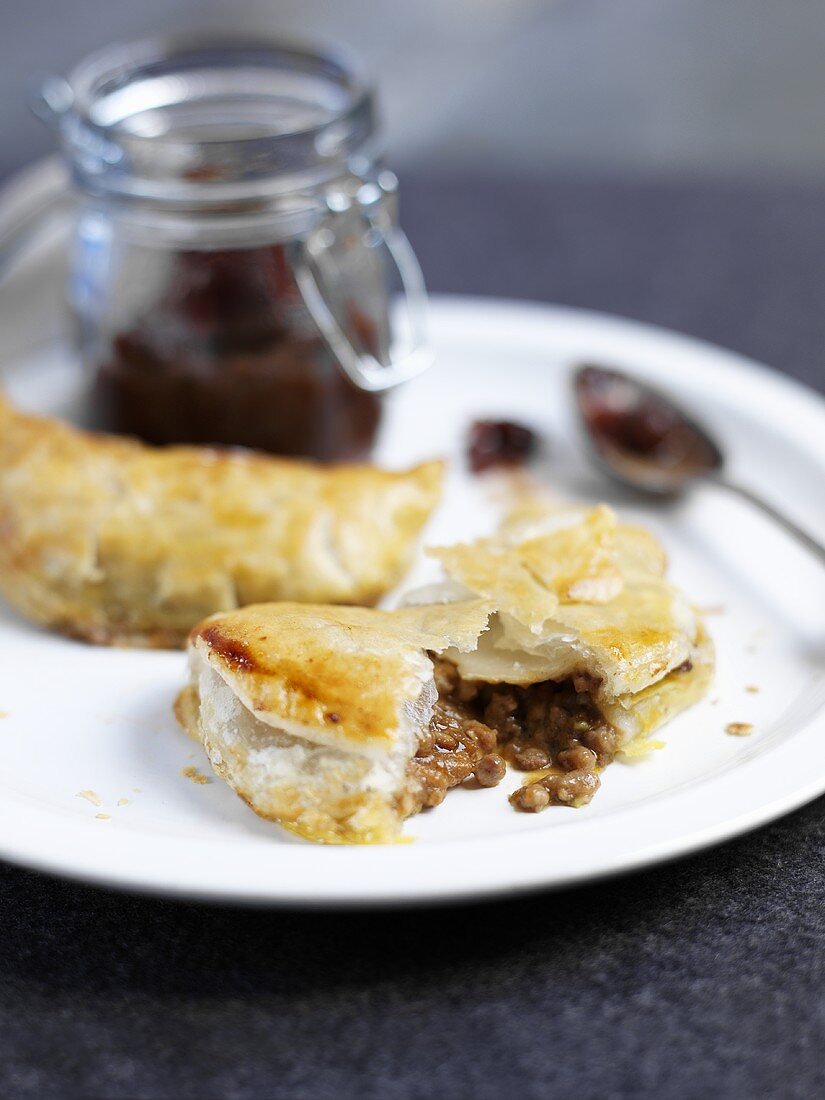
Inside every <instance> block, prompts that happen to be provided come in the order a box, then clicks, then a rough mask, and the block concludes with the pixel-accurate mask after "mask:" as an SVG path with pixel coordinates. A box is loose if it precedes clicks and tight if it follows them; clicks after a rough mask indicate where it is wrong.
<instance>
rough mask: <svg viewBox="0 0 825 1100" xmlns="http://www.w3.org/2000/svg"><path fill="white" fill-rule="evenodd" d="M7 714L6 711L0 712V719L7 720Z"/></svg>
mask: <svg viewBox="0 0 825 1100" xmlns="http://www.w3.org/2000/svg"><path fill="white" fill-rule="evenodd" d="M8 716H9V712H8V711H7V710H0V718H8Z"/></svg>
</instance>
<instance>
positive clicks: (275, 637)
mask: <svg viewBox="0 0 825 1100" xmlns="http://www.w3.org/2000/svg"><path fill="white" fill-rule="evenodd" d="M432 553H433V554H434V555H435V556H436V557H438V558H439V559H440V560H441V562H442V565H443V567H444V571H445V573H446V580H445V581H444V582H443V583H440V584H438V585H435V586H431V587H430V588H429V589H425V590H420V591H419V592H418V593H416V594H414V595H413V597H412V600H413V601H414V602H411V603H410V604H409V605H408V606H406V607H404V608H401V609H400V610H397V611H379V610H368V609H363V608H341V607H330V606H315V607H313V606H307V605H299V604H294V603H284V604H263V605H259V606H255V607H247V608H244V609H241V610H238V611H233V612H230V613H228V614H223V615H215V616H212V617H211V618H209V619H207V620H206V621H205V622H204V623H202V624H201V625H200V626H199V627H197V628H196V629H195V630H194V631H193V633H192V635H191V637H190V641H189V658H190V682H189V685H188V687H187V688H186V689H185V690H184V692H183V693H182V694H181V696H180V698H179V700H178V704H177V713H178V718H179V720H180V721H181V724H182V725H183V726H184V727H185V728H186V729H187V730H188V731H189V732H190V733H191V734H192V735H193V736H194V737H196V738H198V739H199V740H201V741H202V743H203V745H204V746H205V748H206V751H207V753H208V755H209V758H210V760H211V762H212V766H213V768H214V769H215V771H216V772H217V773H218V775H220V776H222V777H223V778H224V779H226V781H227V782H228V783H229V784H230V786H231V787H233V789H234V790H235V791H236V792H237V793H238V794H239V795H240V796H241V798H243V799H244V800H245V801H246V802H247V803H248V804H249V805H250V806H251V807H252V809H253V810H255V812H256V813H258V814H259V815H260V816H261V817H264V818H268V819H270V820H273V821H277V822H279V823H280V824H281V825H283V826H285V827H286V828H287V829H289V830H291V831H293V832H295V833H297V834H299V835H300V836H303V837H306V838H308V839H311V840H320V841H326V842H331V843H336V842H337V843H347V842H349V843H353V842H354V843H371V842H382V841H389V840H393V839H395V838H397V836H398V834H399V832H400V830H401V827H402V824H403V822H404V819H405V818H407V817H409V816H410V815H411V814H414V813H416V812H418V811H419V810H421V809H423V808H424V807H428V806H435V805H436V804H438V803H439V802H440V801H441V800H442V799H443V798H444V796H445V794H446V792H447V791H448V789H449V788H451V787H454V786H457V785H458V784H460V783H463V782H464V781H465V780H471V777H474V778H473V779H472V780H471V781H472V783H473V785H476V786H478V785H480V786H493V785H495V784H496V783H497V782H498V780H499V779H500V778H501V777H502V775H503V774H504V770H505V761H506V762H509V763H510V764H512V765H513V766H514V767H515V768H517V769H519V770H522V771H526V772H530V773H532V775H531V776H530V777H529V778H528V781H527V782H526V783H525V784H524V785H523V786H522V787H520V788H519V789H518V790H516V791H515V792H514V793H513V794H511V796H510V802H511V803H512V805H513V806H514V807H515V808H516V809H518V810H523V811H533V812H534V811H537V810H541V809H544V808H545V807H546V806H548V805H552V804H557V805H570V806H580V805H583V804H584V803H586V802H589V801H590V799H591V798H592V796H593V794H594V793H595V791H596V790H597V788H598V786H599V783H600V780H599V772H600V771H601V769H602V768H603V767H604V766H605V765H606V764H607V763H609V762H610V761H611V760H612V759H613V757H614V756H615V755H617V754H628V755H634V754H637V753H639V752H643V751H645V750H646V749H647V748H649V747H650V740H649V739H650V735H651V733H653V731H654V730H656V729H657V728H658V727H660V726H661V725H663V724H664V723H665V722H667V721H668V720H669V719H670V718H672V717H673V716H674V715H675V714H677V713H678V712H679V711H681V710H683V709H684V708H685V707H688V706H690V705H691V704H692V703H694V702H696V701H697V700H698V699H699V698H701V696H702V695H703V694H704V693H705V692H706V690H707V688H708V686H709V683H710V680H711V676H712V671H713V649H712V646H711V643H710V641H709V639H708V637H707V635H706V633H705V630H704V627H703V625H702V623H701V621H700V620H699V618H698V617H697V614H696V612H695V611H694V610H693V609H692V608H691V606H690V604H688V603H687V602H686V600H685V599H684V598H683V596H682V595H681V594H680V593H679V592H678V591H677V590H676V589H675V588H674V587H673V586H672V585H670V584H669V583H668V582H667V581H666V580H665V578H664V571H665V557H664V553H663V551H662V549H661V547H660V546H659V544H658V542H657V541H656V540H655V539H654V538H653V536H652V535H650V534H648V533H647V532H646V531H644V530H642V529H640V528H638V527H632V526H629V525H626V524H622V523H619V522H618V521H617V519H616V517H615V515H614V513H613V512H612V511H611V510H610V509H609V508H608V507H606V506H604V505H601V506H599V507H596V508H593V509H567V510H564V511H548V510H547V509H546V508H545V507H533V506H527V507H525V508H523V509H522V510H521V512H520V513H519V514H517V515H513V516H511V517H510V519H509V520H508V521H507V522H506V523H505V524H504V526H503V527H502V529H501V530H500V532H499V533H498V534H497V535H496V536H495V537H494V538H491V539H484V540H480V541H477V542H475V543H472V544H469V545H461V546H454V547H450V548H445V549H439V550H434V551H432Z"/></svg>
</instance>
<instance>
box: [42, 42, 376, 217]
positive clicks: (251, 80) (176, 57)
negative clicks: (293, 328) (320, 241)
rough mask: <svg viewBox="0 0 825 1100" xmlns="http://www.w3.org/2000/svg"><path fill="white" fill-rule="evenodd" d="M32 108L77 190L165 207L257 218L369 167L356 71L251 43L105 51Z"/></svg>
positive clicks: (371, 128) (55, 81) (371, 123)
mask: <svg viewBox="0 0 825 1100" xmlns="http://www.w3.org/2000/svg"><path fill="white" fill-rule="evenodd" d="M41 107H42V112H43V113H45V114H48V115H49V116H50V117H51V118H53V119H54V120H55V121H56V124H57V127H58V130H59V133H60V138H61V143H62V145H63V148H64V150H65V152H66V155H67V157H68V159H69V162H70V164H71V166H72V170H73V174H74V178H75V181H76V183H77V184H78V185H79V186H80V187H81V188H82V189H83V190H86V191H89V192H92V193H96V194H105V195H109V196H114V197H120V198H124V199H126V198H130V199H135V200H143V201H149V202H156V203H160V204H162V205H169V206H174V207H176V208H181V207H184V208H186V207H190V208H199V209H203V208H204V207H208V208H227V209H233V210H237V209H239V208H241V209H256V208H260V207H262V206H266V204H267V203H270V202H272V201H273V200H277V199H278V197H279V196H284V195H288V194H290V193H292V192H295V191H296V190H301V189H305V188H312V187H317V186H318V185H319V184H321V183H323V182H325V181H327V180H330V179H334V178H335V177H336V176H340V175H341V173H342V172H343V171H344V170H346V168H347V165H348V164H349V163H350V162H351V160H352V158H353V157H355V156H356V155H359V156H361V157H363V158H364V159H365V160H371V159H374V156H375V150H374V149H373V148H372V144H373V142H374V141H375V129H376V126H375V115H374V103H373V95H372V92H371V89H370V87H369V85H368V84H367V82H366V81H365V80H364V78H363V76H362V75H361V74H360V73H359V72H358V71H357V69H356V67H355V66H354V65H353V64H352V63H351V62H350V61H349V60H347V59H345V58H343V57H342V56H341V55H340V54H338V53H334V54H333V53H331V52H323V51H319V50H316V49H312V48H308V47H303V46H295V45H287V44H284V43H283V42H281V41H279V40H274V39H268V38H262V37H254V38H249V37H245V38H232V37H226V36H221V37H220V38H218V37H216V36H207V37H195V38H193V37H175V36H173V37H170V38H162V39H150V40H146V41H141V42H135V43H132V44H130V45H125V46H116V47H109V48H107V49H105V50H102V51H100V52H99V53H95V54H93V55H91V56H90V57H88V58H86V60H84V61H83V62H81V63H80V64H79V65H78V66H77V67H76V68H75V69H74V70H73V71H72V72H71V73H70V74H69V76H68V78H66V79H65V80H63V79H62V78H54V77H52V78H49V80H47V81H46V82H45V83H44V85H43V87H42V89H41Z"/></svg>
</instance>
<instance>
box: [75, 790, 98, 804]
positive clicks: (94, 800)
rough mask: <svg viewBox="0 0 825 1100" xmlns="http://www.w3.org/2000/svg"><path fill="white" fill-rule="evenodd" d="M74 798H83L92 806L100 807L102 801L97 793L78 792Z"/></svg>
mask: <svg viewBox="0 0 825 1100" xmlns="http://www.w3.org/2000/svg"><path fill="white" fill-rule="evenodd" d="M75 797H76V798H85V799H86V801H87V802H91V804H92V805H93V806H100V805H101V803H102V802H103V799H102V798H101V797H100V795H99V794H98V793H97V791H78V792H77V795H76V796H75Z"/></svg>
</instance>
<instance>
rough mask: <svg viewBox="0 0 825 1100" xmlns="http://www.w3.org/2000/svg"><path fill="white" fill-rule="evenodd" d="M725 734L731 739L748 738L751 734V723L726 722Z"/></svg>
mask: <svg viewBox="0 0 825 1100" xmlns="http://www.w3.org/2000/svg"><path fill="white" fill-rule="evenodd" d="M725 733H729V734H730V735H731V737H748V736H749V735H750V734H751V733H753V724H752V723H751V722H728V724H727V725H726V726H725Z"/></svg>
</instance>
